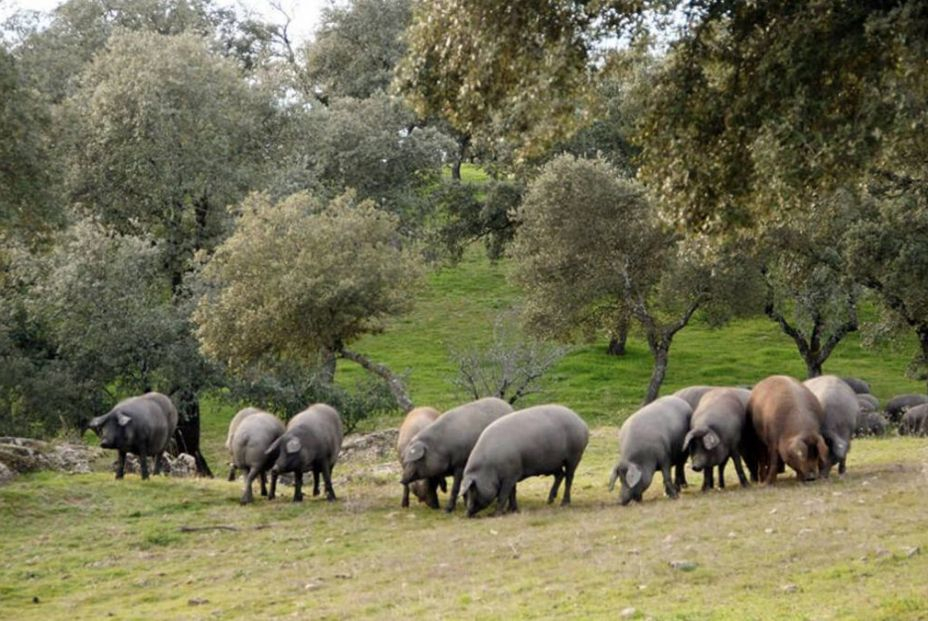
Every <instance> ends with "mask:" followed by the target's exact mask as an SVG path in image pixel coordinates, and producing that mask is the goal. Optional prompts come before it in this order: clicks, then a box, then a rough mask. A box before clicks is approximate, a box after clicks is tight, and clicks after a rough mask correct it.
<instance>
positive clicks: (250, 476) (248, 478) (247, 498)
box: [241, 466, 258, 505]
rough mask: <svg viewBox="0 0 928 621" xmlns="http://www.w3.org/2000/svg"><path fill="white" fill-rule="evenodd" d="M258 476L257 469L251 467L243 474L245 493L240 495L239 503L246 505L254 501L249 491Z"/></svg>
mask: <svg viewBox="0 0 928 621" xmlns="http://www.w3.org/2000/svg"><path fill="white" fill-rule="evenodd" d="M257 475H258V469H257V468H255V467H254V466H252V467H251V468H249V469H248V472H247V473H246V474H245V491H244V493H243V494H242V500H241V503H242V504H243V505H247V504H249V503H250V502H252V501H253V500H254V495H253V493H252V491H251V486H252V483H254V480H255V477H256V476H257Z"/></svg>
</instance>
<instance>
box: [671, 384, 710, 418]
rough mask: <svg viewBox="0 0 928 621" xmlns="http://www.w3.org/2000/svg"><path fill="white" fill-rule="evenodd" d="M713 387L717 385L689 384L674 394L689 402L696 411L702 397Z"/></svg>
mask: <svg viewBox="0 0 928 621" xmlns="http://www.w3.org/2000/svg"><path fill="white" fill-rule="evenodd" d="M713 388H715V386H687V387H686V388H681V389H680V390H678V391H677V392H675V393H673V396H674V397H680V398H681V399H683V400H684V401H686V402H687V403H689V404H690V407H691V408H692V409H693V411H694V412H695V411H696V408H697V407H698V406H699V401H700V399H702V397H703V395H705V394H706V393H707V392H709V391H710V390H712V389H713Z"/></svg>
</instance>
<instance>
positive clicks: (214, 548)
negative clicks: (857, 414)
mask: <svg viewBox="0 0 928 621" xmlns="http://www.w3.org/2000/svg"><path fill="white" fill-rule="evenodd" d="M615 435H616V429H615V428H614V427H603V428H600V429H597V430H596V431H595V432H594V434H593V436H592V438H591V444H590V447H589V449H588V451H587V454H586V456H585V458H584V461H583V462H582V463H581V466H580V468H579V470H578V475H577V479H576V481H575V487H574V506H572V507H571V508H567V509H565V508H561V507H557V506H554V507H549V506H547V505H544V504H543V498H544V496H545V495H546V490H547V485H548V484H549V482H550V480H549V479H534V480H529V481H526V482H524V483H523V484H521V485H520V490H519V494H520V504H521V508H522V512H521V513H520V514H518V515H512V516H507V517H504V518H493V517H490V516H486V515H482V516H480V517H479V518H478V519H474V520H467V519H465V518H464V517H463V516H462V515H461V513H460V510H459V512H458V513H457V514H456V515H451V516H449V515H446V514H445V513H444V512H433V511H430V510H428V509H426V508H425V507H424V506H422V505H419V506H414V507H412V508H410V509H408V510H402V509H400V508H399V486H398V485H397V484H396V482H395V481H396V476H397V473H398V467H397V466H396V465H394V464H393V461H392V459H389V458H388V460H387V461H386V462H384V463H380V462H377V461H374V462H371V461H364V460H360V461H354V462H350V463H342V464H339V465H338V467H337V468H336V470H335V488H336V492H337V493H338V494H339V501H338V502H336V503H333V504H329V503H325V502H323V501H321V500H318V499H311V500H307V501H306V502H304V503H302V504H301V505H297V504H293V503H290V502H289V498H290V494H291V490H290V489H289V488H286V487H285V488H283V491H282V495H281V498H279V499H278V500H276V501H274V502H267V501H266V500H265V499H263V498H259V499H258V500H257V501H256V503H255V504H254V505H252V506H249V507H241V506H239V505H238V503H237V500H238V496H239V494H240V492H241V490H240V485H241V483H240V482H239V483H235V484H233V483H228V482H225V481H223V480H220V479H214V480H190V479H175V480H167V479H162V478H160V477H157V478H154V479H152V480H150V481H147V482H142V481H140V480H139V479H138V477H137V476H134V475H129V476H128V477H127V478H126V479H125V480H124V481H121V482H117V481H114V480H113V479H112V475H111V474H109V473H98V474H91V475H70V476H69V475H63V474H52V473H39V474H33V475H28V476H24V477H22V478H20V479H18V480H16V481H15V482H13V483H12V484H9V485H6V486H4V487H0V523H2V524H4V537H3V538H2V539H0V610H2V614H0V616H2V617H3V618H10V619H18V620H22V621H27V620H30V619H63V618H69V619H72V618H73V619H99V618H106V617H107V616H109V615H112V616H113V617H114V618H151V617H155V618H224V619H228V618H260V619H270V618H280V617H284V616H296V617H298V618H313V619H344V618H353V619H354V618H357V619H379V618H434V617H436V616H441V617H446V618H551V617H553V616H560V617H567V618H610V619H615V618H617V616H618V613H619V612H620V611H622V610H623V609H626V608H628V607H634V608H635V609H636V610H637V611H638V615H639V616H638V618H654V619H681V620H682V619H731V620H738V621H741V620H747V619H782V618H789V619H864V618H866V619H887V620H888V619H923V618H925V616H926V615H928V583H926V582H925V581H924V580H923V579H922V578H923V577H924V576H925V575H928V513H926V512H925V511H924V506H925V505H924V492H923V490H924V486H925V483H926V468H928V444H926V441H925V440H924V439H913V438H886V439H878V440H862V441H858V442H855V443H854V446H853V448H852V452H851V456H850V460H849V470H848V474H847V475H846V476H845V477H843V478H840V479H838V478H833V479H832V480H829V481H822V482H817V483H814V484H810V485H801V484H798V483H796V481H795V480H794V479H793V478H792V477H790V476H787V477H784V478H782V479H781V480H780V482H778V484H777V485H776V486H775V487H773V488H768V487H752V488H750V489H740V488H731V487H729V488H727V489H726V490H724V491H714V492H711V493H708V494H702V493H700V492H698V491H696V488H698V482H699V480H700V477H699V475H696V474H695V473H692V472H690V473H689V479H690V483H691V487H690V488H689V489H688V490H686V491H685V492H684V493H683V495H682V497H681V498H680V499H679V500H676V501H672V500H669V499H666V498H664V497H663V496H662V495H661V494H660V489H661V485H660V482H659V477H658V480H656V481H655V482H654V484H652V486H651V489H650V490H648V493H647V494H646V498H645V502H644V503H642V504H640V505H633V506H629V507H619V506H617V504H616V503H615V501H616V497H615V495H610V494H609V493H608V491H607V490H606V486H605V483H606V479H607V476H608V471H609V467H610V466H611V464H612V463H613V461H614V459H615ZM728 474H729V477H728V478H729V480H730V481H734V480H736V478H735V477H734V474H733V472H729V473H728ZM184 526H195V527H208V526H224V527H231V528H234V529H236V530H228V529H224V530H219V529H216V530H202V531H196V532H183V531H182V530H181V527H184ZM913 547H920V549H921V552H920V553H917V554H914V555H912V556H911V557H910V556H908V551H909V550H910V549H911V548H913ZM674 560H686V561H690V562H692V563H695V564H696V568H695V569H694V570H692V571H680V570H676V569H673V568H672V567H671V566H670V562H671V561H674ZM789 585H795V591H794V592H786V590H787V589H790V587H789ZM34 597H37V598H38V603H33V598H34Z"/></svg>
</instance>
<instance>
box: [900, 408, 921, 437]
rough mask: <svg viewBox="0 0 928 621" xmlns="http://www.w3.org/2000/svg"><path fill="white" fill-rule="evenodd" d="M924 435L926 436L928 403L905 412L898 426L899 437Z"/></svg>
mask: <svg viewBox="0 0 928 621" xmlns="http://www.w3.org/2000/svg"><path fill="white" fill-rule="evenodd" d="M926 434H928V403H923V404H921V405H916V406H913V407H911V408H909V409H908V410H906V412H905V414H903V415H902V422H901V423H900V424H899V435H900V436H906V435H909V436H923V435H926Z"/></svg>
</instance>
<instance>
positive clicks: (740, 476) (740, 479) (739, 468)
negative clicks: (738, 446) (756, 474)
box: [731, 450, 748, 487]
mask: <svg viewBox="0 0 928 621" xmlns="http://www.w3.org/2000/svg"><path fill="white" fill-rule="evenodd" d="M731 460H732V461H733V462H735V472H737V473H738V482H739V483H741V487H747V486H748V478H747V477H746V476H744V468H743V467H742V465H741V454H740V453H738V451H737V450H735V451H732V454H731Z"/></svg>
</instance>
